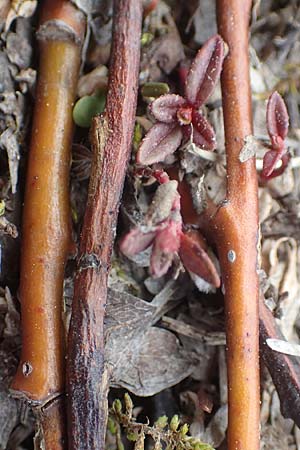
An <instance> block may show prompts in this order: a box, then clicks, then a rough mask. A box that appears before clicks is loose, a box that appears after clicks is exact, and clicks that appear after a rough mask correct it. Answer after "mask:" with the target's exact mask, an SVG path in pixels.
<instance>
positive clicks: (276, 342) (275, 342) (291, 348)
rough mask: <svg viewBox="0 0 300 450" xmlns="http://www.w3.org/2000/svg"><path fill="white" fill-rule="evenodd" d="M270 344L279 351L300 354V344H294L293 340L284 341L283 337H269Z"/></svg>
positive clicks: (268, 342)
mask: <svg viewBox="0 0 300 450" xmlns="http://www.w3.org/2000/svg"><path fill="white" fill-rule="evenodd" d="M266 342H267V344H268V346H269V347H270V348H271V349H272V350H275V351H276V352H279V353H284V354H285V355H291V356H300V345H299V344H292V343H291V342H287V341H283V340H282V339H272V338H270V339H267V340H266Z"/></svg>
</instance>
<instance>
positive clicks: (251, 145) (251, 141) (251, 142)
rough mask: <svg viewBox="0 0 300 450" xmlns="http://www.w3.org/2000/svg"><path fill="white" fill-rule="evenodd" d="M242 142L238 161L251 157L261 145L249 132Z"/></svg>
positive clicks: (244, 160)
mask: <svg viewBox="0 0 300 450" xmlns="http://www.w3.org/2000/svg"><path fill="white" fill-rule="evenodd" d="M244 143H245V144H244V146H243V147H242V149H241V151H240V154H239V160H240V162H246V161H248V159H251V158H253V157H254V156H255V155H256V154H257V152H258V150H259V149H261V147H262V144H261V142H260V141H259V140H258V139H257V138H256V137H255V136H253V135H251V134H250V135H249V136H246V137H245V139H244Z"/></svg>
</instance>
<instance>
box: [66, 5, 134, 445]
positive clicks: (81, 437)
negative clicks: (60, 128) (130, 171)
mask: <svg viewBox="0 0 300 450" xmlns="http://www.w3.org/2000/svg"><path fill="white" fill-rule="evenodd" d="M141 22H142V5H141V1H139V0H116V1H115V3H114V31H113V43H112V53H111V65H110V77H109V84H108V94H107V100H106V105H107V107H106V111H105V113H104V114H103V115H102V116H100V117H96V118H95V119H94V121H93V125H92V130H91V140H92V146H93V161H92V173H91V179H90V186H89V193H88V202H87V208H86V213H85V218H84V225H83V230H82V237H81V243H80V252H79V257H78V273H77V276H76V280H75V292H74V299H73V305H72V319H71V324H70V332H69V343H68V367H67V369H68V370H67V383H68V402H69V404H68V416H69V448H70V449H73V450H75V449H76V450H79V449H82V450H83V449H85V450H88V449H93V450H95V449H99V450H100V449H103V448H104V438H105V432H106V418H107V407H106V399H104V398H103V396H105V393H106V392H105V391H106V390H107V386H108V382H107V377H108V374H107V372H106V370H105V364H104V334H103V320H104V311H105V303H106V297H107V276H108V271H109V267H110V259H111V252H112V246H113V241H114V236H115V229H116V221H117V215H118V209H119V202H120V197H121V193H122V189H123V183H124V178H125V172H126V166H127V161H128V158H129V155H130V149H131V140H132V133H133V128H134V120H135V110H136V102H137V89H138V72H139V54H140V34H141Z"/></svg>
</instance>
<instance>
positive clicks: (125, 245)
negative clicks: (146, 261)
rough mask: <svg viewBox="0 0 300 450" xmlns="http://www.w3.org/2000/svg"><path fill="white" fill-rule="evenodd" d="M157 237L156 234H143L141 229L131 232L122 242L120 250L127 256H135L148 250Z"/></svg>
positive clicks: (134, 229)
mask: <svg viewBox="0 0 300 450" xmlns="http://www.w3.org/2000/svg"><path fill="white" fill-rule="evenodd" d="M154 237H155V232H149V233H143V232H142V231H141V230H140V228H139V227H135V228H133V229H132V230H130V231H129V232H128V233H127V234H125V236H124V237H123V238H122V239H121V241H120V245H119V247H120V250H121V252H122V253H123V254H124V255H125V256H128V257H130V256H134V255H137V254H138V253H140V252H142V251H144V250H146V248H148V247H149V246H150V245H151V244H152V241H153V239H154Z"/></svg>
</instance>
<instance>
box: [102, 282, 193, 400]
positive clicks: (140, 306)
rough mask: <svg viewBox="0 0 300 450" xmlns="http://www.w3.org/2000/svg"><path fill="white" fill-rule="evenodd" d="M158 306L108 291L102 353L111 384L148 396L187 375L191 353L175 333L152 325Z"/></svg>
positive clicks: (190, 367)
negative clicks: (107, 365) (110, 373)
mask: <svg viewBox="0 0 300 450" xmlns="http://www.w3.org/2000/svg"><path fill="white" fill-rule="evenodd" d="M157 309H158V307H155V306H153V305H152V304H151V303H148V302H145V301H143V300H141V299H139V298H137V297H134V296H132V295H130V294H126V293H124V292H123V293H120V292H116V291H112V290H109V295H108V305H107V310H106V316H105V342H106V343H105V355H106V362H107V363H108V364H109V365H110V367H111V370H112V381H111V384H112V386H121V387H124V388H126V389H128V390H129V391H131V392H133V393H134V394H136V395H139V396H149V395H154V394H156V393H157V392H160V391H161V390H163V389H166V388H167V387H170V386H173V385H175V384H177V383H178V382H179V381H181V380H182V379H184V378H186V377H187V376H188V375H189V374H190V373H191V372H192V370H193V368H194V361H193V359H192V357H191V354H190V353H189V352H188V351H187V350H186V349H184V348H183V347H182V346H181V345H180V343H179V341H178V339H177V338H176V336H175V335H174V334H173V333H171V332H169V331H167V330H163V329H160V328H156V327H154V326H153V323H154V322H156V321H157V320H158V319H159V317H160V315H159V314H157Z"/></svg>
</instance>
